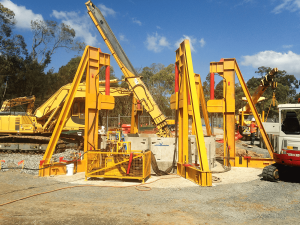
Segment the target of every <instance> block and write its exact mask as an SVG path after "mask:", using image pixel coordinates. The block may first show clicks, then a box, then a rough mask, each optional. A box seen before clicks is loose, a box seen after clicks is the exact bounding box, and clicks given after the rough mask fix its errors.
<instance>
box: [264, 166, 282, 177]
mask: <svg viewBox="0 0 300 225" xmlns="http://www.w3.org/2000/svg"><path fill="white" fill-rule="evenodd" d="M262 176H263V179H264V180H267V181H277V180H279V171H278V166H277V165H276V164H272V165H269V166H266V167H265V168H264V169H263V172H262Z"/></svg>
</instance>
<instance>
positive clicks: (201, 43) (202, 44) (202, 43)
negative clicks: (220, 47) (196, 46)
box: [199, 38, 206, 48]
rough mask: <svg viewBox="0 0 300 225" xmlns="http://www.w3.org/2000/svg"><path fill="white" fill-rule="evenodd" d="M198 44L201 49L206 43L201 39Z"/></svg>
mask: <svg viewBox="0 0 300 225" xmlns="http://www.w3.org/2000/svg"><path fill="white" fill-rule="evenodd" d="M199 42H200V46H201V48H203V47H204V45H205V43H206V42H205V41H204V38H201V39H200V41H199Z"/></svg>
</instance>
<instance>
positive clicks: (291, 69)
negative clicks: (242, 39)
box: [242, 51, 300, 77]
mask: <svg viewBox="0 0 300 225" xmlns="http://www.w3.org/2000/svg"><path fill="white" fill-rule="evenodd" d="M242 58H243V61H242V65H244V66H252V67H253V68H258V67H260V66H268V67H277V68H278V69H279V70H285V71H287V72H288V73H290V74H293V75H295V76H298V77H300V63H299V62H300V55H298V54H296V53H294V52H292V51H288V52H287V53H281V52H275V51H263V52H259V53H257V54H255V55H246V56H242Z"/></svg>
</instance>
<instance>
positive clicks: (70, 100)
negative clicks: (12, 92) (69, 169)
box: [43, 46, 92, 164]
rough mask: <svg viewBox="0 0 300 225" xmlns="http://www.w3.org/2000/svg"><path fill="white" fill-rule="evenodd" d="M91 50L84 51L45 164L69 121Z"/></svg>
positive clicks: (47, 152) (46, 154) (50, 143)
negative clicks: (67, 120) (69, 114)
mask: <svg viewBox="0 0 300 225" xmlns="http://www.w3.org/2000/svg"><path fill="white" fill-rule="evenodd" d="M90 48H92V47H90V46H86V48H85V50H84V53H83V56H82V58H81V61H80V63H79V66H78V69H77V72H76V74H75V77H74V80H73V83H72V85H71V89H70V91H69V94H68V95H67V97H66V100H65V104H64V106H63V108H62V111H61V113H60V115H59V117H58V120H57V123H56V126H55V128H54V131H53V134H52V136H51V139H50V142H49V144H48V146H47V149H46V152H45V154H44V157H43V160H45V164H47V163H49V162H50V159H51V157H52V154H53V152H54V150H55V147H56V143H57V141H58V139H59V136H60V134H61V131H62V129H63V127H64V124H65V122H66V119H67V116H68V113H69V111H70V109H71V106H72V103H73V100H74V97H75V94H76V91H77V88H78V86H79V84H80V81H81V78H82V75H83V72H84V68H85V65H86V63H87V60H88V52H89V49H90Z"/></svg>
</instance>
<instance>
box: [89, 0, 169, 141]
mask: <svg viewBox="0 0 300 225" xmlns="http://www.w3.org/2000/svg"><path fill="white" fill-rule="evenodd" d="M85 5H86V7H87V9H88V14H89V15H90V17H91V19H92V20H93V22H94V23H95V25H96V27H97V29H98V31H99V32H100V34H101V36H102V38H103V40H104V42H105V44H106V45H107V47H108V48H109V50H110V52H111V53H112V55H113V56H114V58H115V60H116V62H117V63H118V65H119V67H120V68H121V70H122V72H123V74H124V76H125V78H126V82H127V83H128V85H129V88H130V90H131V91H132V92H133V93H134V95H135V97H136V98H137V99H138V100H139V101H140V102H141V103H142V105H143V106H144V108H145V109H146V111H147V112H148V113H149V114H150V116H151V117H152V119H153V121H154V123H155V125H156V127H157V128H158V133H157V134H158V135H159V136H162V137H170V136H172V133H171V132H170V130H169V128H168V124H167V122H166V119H167V118H166V117H165V116H164V115H163V114H162V112H161V111H160V109H159V108H158V106H157V104H156V103H155V101H154V99H153V97H152V95H151V94H150V92H149V91H148V89H147V87H146V86H145V84H144V83H143V81H142V80H141V79H140V77H138V74H137V72H136V71H135V69H134V67H133V66H132V64H131V63H130V61H129V59H128V57H127V56H126V54H125V52H124V50H123V49H122V47H121V45H120V43H119V42H118V40H117V38H116V36H115V35H114V33H113V32H112V30H111V29H110V27H109V25H108V23H107V22H106V20H105V18H104V16H103V15H102V13H101V11H100V10H99V9H98V8H97V7H96V6H95V5H94V4H93V3H92V2H91V1H88V2H87V3H85Z"/></svg>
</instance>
